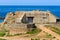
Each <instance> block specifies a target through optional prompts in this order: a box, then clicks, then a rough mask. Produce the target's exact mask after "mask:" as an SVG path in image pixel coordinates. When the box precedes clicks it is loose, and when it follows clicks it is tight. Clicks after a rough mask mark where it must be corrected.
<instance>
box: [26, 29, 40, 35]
mask: <svg viewBox="0 0 60 40" xmlns="http://www.w3.org/2000/svg"><path fill="white" fill-rule="evenodd" d="M39 31H41V30H38V29H36V28H35V29H33V30H32V31H28V32H27V33H26V34H36V33H38V32H39Z"/></svg>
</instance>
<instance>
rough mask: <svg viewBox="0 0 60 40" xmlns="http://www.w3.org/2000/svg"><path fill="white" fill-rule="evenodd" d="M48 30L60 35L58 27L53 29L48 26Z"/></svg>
mask: <svg viewBox="0 0 60 40" xmlns="http://www.w3.org/2000/svg"><path fill="white" fill-rule="evenodd" d="M47 28H50V29H51V30H52V31H53V32H56V33H57V34H59V35H60V29H59V28H58V27H56V26H54V27H52V26H49V25H47Z"/></svg>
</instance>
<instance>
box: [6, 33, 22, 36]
mask: <svg viewBox="0 0 60 40" xmlns="http://www.w3.org/2000/svg"><path fill="white" fill-rule="evenodd" d="M19 35H22V33H18V34H14V35H12V34H7V36H19Z"/></svg>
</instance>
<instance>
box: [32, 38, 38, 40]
mask: <svg viewBox="0 0 60 40" xmlns="http://www.w3.org/2000/svg"><path fill="white" fill-rule="evenodd" d="M31 40H39V39H38V38H31Z"/></svg>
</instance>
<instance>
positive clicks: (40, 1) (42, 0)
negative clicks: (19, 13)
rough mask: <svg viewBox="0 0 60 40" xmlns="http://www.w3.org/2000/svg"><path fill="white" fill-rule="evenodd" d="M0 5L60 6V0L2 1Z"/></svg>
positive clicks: (0, 0)
mask: <svg viewBox="0 0 60 40" xmlns="http://www.w3.org/2000/svg"><path fill="white" fill-rule="evenodd" d="M0 5H60V0H0Z"/></svg>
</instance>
